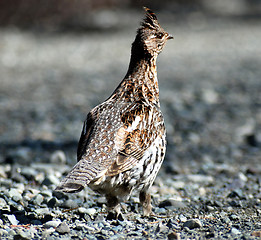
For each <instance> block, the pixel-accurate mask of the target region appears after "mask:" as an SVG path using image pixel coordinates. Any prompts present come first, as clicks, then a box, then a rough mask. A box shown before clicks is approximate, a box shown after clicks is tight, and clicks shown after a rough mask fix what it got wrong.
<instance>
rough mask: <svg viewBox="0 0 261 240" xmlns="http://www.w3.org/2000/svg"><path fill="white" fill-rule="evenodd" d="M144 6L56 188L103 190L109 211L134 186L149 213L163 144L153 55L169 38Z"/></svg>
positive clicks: (163, 131) (163, 135) (162, 125)
mask: <svg viewBox="0 0 261 240" xmlns="http://www.w3.org/2000/svg"><path fill="white" fill-rule="evenodd" d="M145 10H146V17H145V19H144V20H143V22H142V23H141V27H140V28H139V29H138V31H137V35H136V38H135V40H134V42H133V44H132V52H131V60H130V65H129V69H128V72H127V74H126V76H125V77H124V79H123V80H122V82H121V83H120V84H119V86H118V87H117V88H116V90H115V91H114V92H113V94H112V95H111V96H110V97H109V98H108V99H107V100H106V101H105V102H103V103H101V104H100V105H98V106H96V107H95V108H94V109H92V110H91V111H90V113H89V114H88V115H87V119H86V121H85V122H84V126H83V130H82V134H81V138H80V141H79V144H78V151H77V160H78V163H77V164H76V165H75V166H74V168H73V169H72V170H71V171H70V172H69V174H68V175H67V176H66V177H65V178H64V179H63V180H62V182H61V183H60V185H59V186H58V187H57V188H56V191H63V192H69V193H72V192H78V191H81V190H82V189H83V188H84V187H86V186H89V187H90V188H91V189H93V190H94V191H96V192H98V193H101V194H105V196H106V198H107V201H108V208H109V211H114V212H117V213H119V203H120V202H121V201H126V200H127V199H128V198H129V197H130V195H131V193H132V191H133V190H136V191H138V192H139V193H140V201H141V204H142V206H143V210H144V215H149V214H150V213H151V198H150V194H149V193H148V189H149V188H150V186H151V185H152V183H153V181H154V179H155V177H156V175H157V173H158V171H159V169H160V166H161V164H162V161H163V158H164V155H165V148H166V140H165V137H166V136H165V135H166V131H165V126H164V120H163V116H162V113H161V111H160V102H159V88H158V79H157V70H156V59H157V56H158V54H159V53H160V52H161V51H162V48H163V46H164V45H165V43H166V41H167V40H168V39H171V38H172V37H171V36H170V35H169V34H168V33H167V32H165V31H164V30H163V28H162V27H161V26H160V25H159V23H158V20H157V18H156V15H155V14H154V13H153V12H152V11H151V10H149V9H148V8H145Z"/></svg>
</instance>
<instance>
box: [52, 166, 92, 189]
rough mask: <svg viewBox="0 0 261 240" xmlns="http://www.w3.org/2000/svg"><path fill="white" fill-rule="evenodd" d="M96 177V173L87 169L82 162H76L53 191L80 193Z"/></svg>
mask: <svg viewBox="0 0 261 240" xmlns="http://www.w3.org/2000/svg"><path fill="white" fill-rule="evenodd" d="M96 176H97V173H96V172H95V171H93V170H92V169H91V168H89V167H88V166H87V164H86V162H84V161H80V162H78V163H77V164H76V165H75V166H74V168H73V169H72V170H71V171H70V172H69V173H68V175H67V176H66V177H65V178H64V179H63V180H62V181H61V183H60V184H59V186H57V187H56V189H55V190H54V191H57V192H66V193H75V192H80V191H81V190H82V189H83V188H84V187H85V186H87V185H88V184H89V182H90V181H92V180H93V179H94V178H95V177H96Z"/></svg>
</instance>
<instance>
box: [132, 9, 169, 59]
mask: <svg viewBox="0 0 261 240" xmlns="http://www.w3.org/2000/svg"><path fill="white" fill-rule="evenodd" d="M144 9H145V11H146V16H145V18H144V20H143V21H142V22H141V27H140V28H139V29H138V31H137V37H136V40H135V42H134V43H136V44H139V45H140V47H142V48H143V50H144V51H145V52H146V53H148V54H149V55H151V56H155V55H158V54H159V53H160V52H161V51H162V49H163V47H164V45H165V44H166V42H167V40H169V39H173V37H172V36H171V35H170V34H169V33H167V32H166V31H165V30H164V29H163V28H162V27H161V26H160V24H159V22H158V19H157V17H156V15H155V13H153V12H152V11H151V10H150V9H149V8H146V7H144Z"/></svg>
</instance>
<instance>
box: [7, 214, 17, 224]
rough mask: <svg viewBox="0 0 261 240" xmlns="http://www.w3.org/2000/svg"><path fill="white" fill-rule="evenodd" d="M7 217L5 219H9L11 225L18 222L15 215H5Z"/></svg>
mask: <svg viewBox="0 0 261 240" xmlns="http://www.w3.org/2000/svg"><path fill="white" fill-rule="evenodd" d="M5 216H6V217H7V219H8V220H9V222H10V223H11V224H12V225H17V224H18V223H19V221H18V220H17V219H16V217H15V215H5Z"/></svg>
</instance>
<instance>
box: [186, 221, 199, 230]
mask: <svg viewBox="0 0 261 240" xmlns="http://www.w3.org/2000/svg"><path fill="white" fill-rule="evenodd" d="M185 227H187V228H189V229H194V228H201V227H202V223H201V222H200V221H199V220H198V219H190V220H188V221H186V222H184V224H183V228H185Z"/></svg>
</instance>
